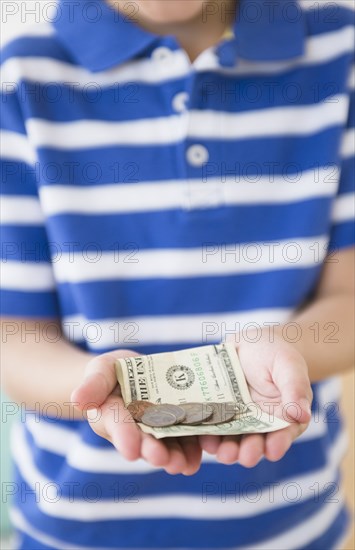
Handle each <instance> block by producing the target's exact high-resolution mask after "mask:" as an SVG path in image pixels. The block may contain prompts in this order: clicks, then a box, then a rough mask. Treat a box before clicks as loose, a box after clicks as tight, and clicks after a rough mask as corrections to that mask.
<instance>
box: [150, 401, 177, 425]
mask: <svg viewBox="0 0 355 550" xmlns="http://www.w3.org/2000/svg"><path fill="white" fill-rule="evenodd" d="M141 422H143V424H146V425H147V426H151V427H152V428H165V427H166V426H172V425H173V424H176V422H177V418H176V416H175V414H173V413H171V412H169V411H166V410H165V411H164V410H161V406H159V405H158V406H154V407H149V409H147V410H146V411H145V413H144V414H143V415H142V418H141Z"/></svg>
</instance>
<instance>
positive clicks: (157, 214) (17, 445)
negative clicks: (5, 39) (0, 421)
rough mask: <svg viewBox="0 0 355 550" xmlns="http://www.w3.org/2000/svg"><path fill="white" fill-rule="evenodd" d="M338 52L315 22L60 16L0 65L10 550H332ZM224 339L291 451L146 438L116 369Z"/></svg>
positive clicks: (340, 184)
mask: <svg viewBox="0 0 355 550" xmlns="http://www.w3.org/2000/svg"><path fill="white" fill-rule="evenodd" d="M230 27H231V31H230V30H229V29H230ZM353 37H354V35H353V12H352V10H351V9H348V8H347V7H343V6H340V5H339V6H337V7H336V9H335V8H334V4H333V3H332V4H329V5H328V4H324V5H320V4H317V5H313V4H312V3H308V2H307V3H302V5H300V4H298V3H297V2H287V3H283V2H271V3H270V2H265V1H262V0H258V1H257V2H255V1H254V2H250V1H248V0H240V2H232V1H231V2H207V1H204V0H194V1H189V2H184V3H181V2H177V1H175V0H169V1H165V2H162V1H160V0H150V1H148V0H136V1H135V2H134V3H132V2H124V1H122V2H121V1H119V2H114V1H113V0H110V2H109V3H106V2H103V1H96V2H88V1H87V0H81V1H80V2H65V1H64V0H63V1H62V2H61V3H59V7H58V11H57V14H56V17H54V18H53V22H52V23H51V24H50V25H44V26H41V27H40V28H37V29H36V33H35V34H33V35H31V36H25V37H23V38H20V39H17V40H16V41H13V42H12V43H10V44H9V45H8V47H7V48H5V50H4V52H3V54H4V56H3V57H4V61H3V66H2V71H3V79H4V83H5V84H6V86H5V87H4V90H3V91H4V94H3V102H4V104H3V112H4V117H3V127H4V138H6V140H5V139H4V151H3V157H4V174H5V176H6V177H4V185H3V188H4V191H3V193H4V197H3V199H4V200H3V203H4V216H3V222H4V227H3V238H4V246H3V252H4V263H3V295H2V306H3V315H4V317H5V319H4V334H5V335H6V340H7V348H8V351H7V355H6V360H5V361H4V366H3V368H4V370H5V374H6V390H7V392H8V394H9V395H10V396H11V397H12V398H13V399H14V400H17V401H18V402H19V403H23V404H24V405H25V411H26V414H25V422H24V423H23V424H22V425H19V426H17V428H16V430H15V432H14V451H15V452H14V459H15V469H16V480H17V482H18V487H19V490H18V491H17V492H16V494H15V496H14V503H13V512H12V517H13V522H14V525H15V526H16V528H17V531H18V535H19V536H18V548H21V549H30V548H31V549H39V548H41V549H47V548H63V549H64V548H66V549H73V548H86V549H87V548H175V549H177V548H185V549H186V548H243V549H244V548H250V549H253V550H255V549H257V548H260V549H267V548H269V549H277V548H279V549H284V548H287V549H291V548H297V549H300V548H302V549H306V548H307V549H321V548H322V549H324V548H327V549H331V548H339V547H341V541H342V540H343V538H344V535H345V532H346V526H347V524H348V516H347V512H346V508H345V507H344V504H343V502H342V500H341V495H340V493H339V490H338V483H339V462H340V460H341V457H342V454H343V451H344V448H345V447H344V443H345V442H344V435H343V432H342V430H341V425H340V417H339V413H338V409H337V405H336V401H337V398H338V392H339V389H338V385H337V381H336V379H334V378H329V377H332V376H334V375H336V374H338V373H339V372H341V371H342V370H345V369H346V368H348V367H350V366H351V365H352V357H351V351H352V345H351V342H352V337H353V315H352V298H353V288H352V278H353V273H352V269H353V245H354V235H353V225H352V221H353V213H352V210H351V205H352V200H353V186H354V173H353V154H354V153H353V150H352V137H353V132H352V130H351V129H352V128H353V127H354V120H353V114H354V111H353V108H354V107H353V103H350V101H351V97H352V96H351V94H353V91H351V90H350V76H351V74H352V73H351V63H352V45H353ZM19 319H20V321H19ZM31 330H32V331H33V337H32V338H31V336H30V331H31ZM59 330H61V331H62V332H63V337H62V336H61V335H60V334H59ZM24 334H25V335H26V337H24ZM228 335H229V338H232V340H233V341H235V343H236V347H237V349H238V353H239V356H240V359H241V363H242V365H243V369H244V372H245V376H246V379H247V381H248V384H249V387H250V391H251V394H252V397H253V399H254V400H255V401H257V402H258V403H259V404H260V406H261V407H263V408H264V409H265V410H267V411H270V410H271V411H272V412H274V413H275V414H278V415H281V414H283V412H284V411H285V410H287V412H288V418H289V419H290V420H292V422H291V425H290V427H289V428H287V429H286V430H282V431H280V432H275V433H273V434H267V435H266V436H261V435H250V436H245V437H242V438H237V437H234V438H222V439H220V438H217V437H212V436H206V437H200V438H181V439H177V440H166V441H164V442H162V441H157V440H155V439H154V438H152V437H150V436H146V435H143V434H141V433H140V431H139V430H138V428H137V427H136V426H135V424H134V423H132V422H131V421H130V420H131V419H130V418H129V416H128V415H127V411H126V410H125V409H124V407H123V403H122V399H121V397H120V389H119V387H118V385H117V382H116V378H115V373H114V368H113V364H114V359H115V357H120V356H126V355H132V354H134V353H139V354H142V353H154V352H159V351H166V350H172V349H182V348H186V347H192V346H196V345H203V344H206V343H211V342H218V341H220V340H221V339H224V338H225V337H226V336H228ZM326 378H329V380H325V379H326ZM310 381H311V382H313V387H312V388H313V394H314V395H313V405H312V407H313V415H312V420H311V423H310V426H309V428H308V430H306V431H305V428H306V427H307V425H308V423H309V422H310V419H311V415H310V405H311V402H312V389H311V386H310ZM70 396H71V399H70ZM31 410H33V411H37V412H36V413H33V414H29V412H28V411H31ZM86 415H87V419H88V420H87V419H86ZM303 432H304V434H303ZM301 434H303V435H302V436H301V437H299V438H298V439H296V438H297V436H299V435H301ZM293 441H294V444H293V445H291V444H292V442H293ZM203 450H204V451H205V454H204V455H203V460H202V451H203ZM117 451H118V452H117ZM201 460H202V462H201ZM174 474H184V475H183V476H182V475H174Z"/></svg>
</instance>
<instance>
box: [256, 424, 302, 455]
mask: <svg viewBox="0 0 355 550" xmlns="http://www.w3.org/2000/svg"><path fill="white" fill-rule="evenodd" d="M307 426H308V424H298V423H297V424H291V426H289V427H288V428H284V429H283V430H278V431H276V432H271V433H268V434H266V438H265V451H264V452H265V458H267V459H268V460H270V461H272V462H276V461H277V460H280V459H281V458H282V457H283V456H284V455H285V454H286V453H287V451H288V450H289V448H290V447H291V445H292V442H293V441H294V440H295V439H296V437H298V436H299V435H301V433H303V432H304V431H305V429H306V427H307Z"/></svg>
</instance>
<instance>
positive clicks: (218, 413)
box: [202, 402, 236, 425]
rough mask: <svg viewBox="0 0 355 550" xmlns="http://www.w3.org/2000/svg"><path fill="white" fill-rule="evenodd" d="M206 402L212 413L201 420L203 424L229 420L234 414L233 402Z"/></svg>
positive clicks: (234, 406)
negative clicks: (209, 416)
mask: <svg viewBox="0 0 355 550" xmlns="http://www.w3.org/2000/svg"><path fill="white" fill-rule="evenodd" d="M208 404H209V405H210V406H211V407H212V409H213V413H212V416H211V418H208V419H207V420H204V421H203V422H202V424H203V425H212V424H222V422H229V421H230V420H232V418H234V416H235V413H236V404H235V403H233V402H227V403H208Z"/></svg>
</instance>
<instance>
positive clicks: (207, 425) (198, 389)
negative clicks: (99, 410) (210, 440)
mask: <svg viewBox="0 0 355 550" xmlns="http://www.w3.org/2000/svg"><path fill="white" fill-rule="evenodd" d="M115 366H116V374H117V379H118V382H119V384H120V386H121V392H122V396H123V400H124V402H125V404H126V406H127V409H128V410H129V412H130V413H131V415H132V417H133V419H134V420H136V421H137V422H138V425H139V427H140V428H141V430H142V431H144V432H145V433H150V434H152V435H154V436H155V437H156V438H157V439H160V438H163V437H179V436H188V435H202V434H212V435H239V434H249V433H264V432H271V431H275V430H279V429H282V428H285V427H286V426H288V425H289V424H288V422H285V421H284V420H281V419H279V418H277V417H275V416H271V415H269V414H267V413H265V412H263V411H262V410H261V409H260V407H258V406H257V405H256V404H255V403H253V402H252V400H251V397H250V394H249V390H248V386H247V383H246V380H245V377H244V373H243V370H242V367H241V365H240V362H239V358H238V355H237V352H236V350H235V347H234V345H233V344H219V345H215V346H213V345H211V346H200V347H197V348H190V349H186V350H181V351H177V352H168V353H158V354H154V355H143V356H139V357H126V358H124V359H122V358H121V359H117V360H116V363H115Z"/></svg>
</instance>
